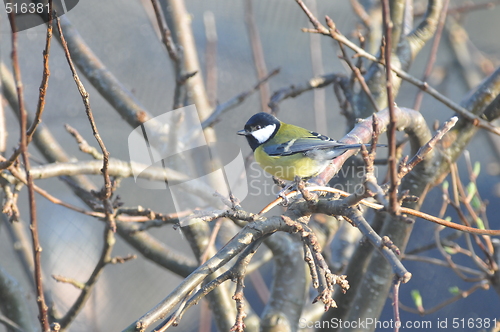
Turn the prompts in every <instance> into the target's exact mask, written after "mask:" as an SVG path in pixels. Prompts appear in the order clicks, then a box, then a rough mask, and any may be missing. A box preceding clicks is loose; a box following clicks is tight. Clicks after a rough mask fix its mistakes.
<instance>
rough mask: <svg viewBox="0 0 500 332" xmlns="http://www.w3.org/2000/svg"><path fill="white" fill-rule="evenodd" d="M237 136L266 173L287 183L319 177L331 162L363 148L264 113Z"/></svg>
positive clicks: (258, 114) (250, 120)
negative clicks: (249, 149) (350, 151)
mask: <svg viewBox="0 0 500 332" xmlns="http://www.w3.org/2000/svg"><path fill="white" fill-rule="evenodd" d="M237 134H238V135H243V136H245V137H246V139H247V141H248V144H249V145H250V147H251V148H252V150H253V152H254V156H255V160H256V161H257V162H258V163H259V165H260V166H261V167H262V168H263V169H264V170H265V171H266V172H268V173H269V174H271V175H273V176H275V177H277V178H280V179H282V180H288V181H291V180H294V179H295V176H299V177H300V178H302V179H307V178H310V177H313V176H315V175H318V174H319V173H321V172H322V171H323V170H324V169H325V168H326V166H328V164H329V163H330V162H331V160H332V159H334V158H336V157H338V156H340V155H341V154H343V153H344V152H346V151H347V150H350V149H359V148H360V147H361V144H343V143H340V142H337V141H335V140H333V139H331V138H329V137H327V136H325V135H321V134H318V133H316V132H313V131H309V130H307V129H304V128H301V127H298V126H294V125H291V124H287V123H284V122H281V121H280V120H278V119H277V118H276V117H274V116H273V115H271V114H269V113H264V112H262V113H257V114H255V115H253V116H252V117H251V118H250V119H249V120H248V121H247V123H246V124H245V128H244V129H243V130H240V131H238V133H237Z"/></svg>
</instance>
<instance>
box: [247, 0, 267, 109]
mask: <svg viewBox="0 0 500 332" xmlns="http://www.w3.org/2000/svg"><path fill="white" fill-rule="evenodd" d="M252 1H253V0H245V24H246V26H247V31H248V36H249V39H250V46H251V48H252V55H253V61H254V64H255V70H256V71H257V78H258V79H259V80H263V79H264V77H266V76H268V72H267V68H266V61H265V59H264V51H263V50H262V43H261V41H260V36H259V31H258V30H257V24H256V23H255V18H254V13H253V8H252ZM259 92H260V105H261V111H262V112H266V111H267V110H268V106H267V103H268V100H269V94H270V93H269V85H268V84H267V83H264V84H262V85H261V86H259Z"/></svg>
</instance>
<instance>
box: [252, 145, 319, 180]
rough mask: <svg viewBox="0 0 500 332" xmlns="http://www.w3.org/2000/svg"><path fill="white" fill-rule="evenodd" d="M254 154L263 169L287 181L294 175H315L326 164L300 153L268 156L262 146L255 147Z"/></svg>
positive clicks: (305, 176) (303, 176) (307, 176)
mask: <svg viewBox="0 0 500 332" xmlns="http://www.w3.org/2000/svg"><path fill="white" fill-rule="evenodd" d="M254 156H255V160H256V161H257V162H258V163H259V165H260V167H262V169H263V170H264V171H266V172H267V173H269V174H271V175H273V176H275V177H277V178H280V179H283V180H288V181H291V180H293V179H294V178H295V176H299V177H301V178H309V177H311V176H315V175H317V174H318V173H320V172H321V171H322V170H323V169H324V168H325V167H326V165H327V164H328V163H326V164H325V163H322V162H318V161H316V160H313V159H311V158H309V157H307V156H304V154H302V153H297V154H293V155H290V156H269V155H268V154H266V153H265V152H264V149H263V147H262V146H259V147H258V148H257V149H255V152H254Z"/></svg>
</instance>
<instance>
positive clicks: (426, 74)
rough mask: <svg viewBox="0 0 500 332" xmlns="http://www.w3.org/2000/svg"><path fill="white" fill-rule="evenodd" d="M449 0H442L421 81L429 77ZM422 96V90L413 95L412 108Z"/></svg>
mask: <svg viewBox="0 0 500 332" xmlns="http://www.w3.org/2000/svg"><path fill="white" fill-rule="evenodd" d="M449 3H450V0H444V2H443V7H442V8H441V14H440V16H439V22H438V26H437V29H436V33H435V34H434V40H433V42H432V48H431V53H430V54H429V59H428V60H427V66H426V67H425V71H424V75H422V81H424V82H425V81H427V79H428V78H429V76H430V74H431V71H432V67H434V62H435V61H436V55H437V51H438V48H439V42H440V41H441V36H442V35H443V28H444V23H445V22H446V13H447V11H448V4H449ZM423 98H424V91H423V90H419V91H418V93H417V96H416V97H415V103H414V104H413V109H414V110H416V111H418V110H419V109H420V105H422V99H423Z"/></svg>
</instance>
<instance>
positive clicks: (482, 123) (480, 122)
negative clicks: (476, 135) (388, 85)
mask: <svg viewBox="0 0 500 332" xmlns="http://www.w3.org/2000/svg"><path fill="white" fill-rule="evenodd" d="M296 1H297V3H299V5H300V6H301V7H302V9H303V10H304V12H305V13H306V15H307V16H308V17H309V20H310V21H311V23H313V25H314V26H315V29H312V30H311V29H306V28H304V29H302V31H305V32H311V33H320V34H323V35H326V36H330V37H332V38H333V39H335V40H337V41H339V42H341V43H343V44H344V45H346V46H347V47H349V48H350V49H352V50H353V51H355V52H356V53H357V54H358V56H362V57H364V58H367V59H368V60H370V61H373V62H377V63H379V64H381V65H384V66H385V62H384V61H382V60H380V59H377V57H376V56H374V55H372V54H370V53H368V52H367V51H365V50H364V49H362V48H360V47H359V46H358V45H356V44H355V43H353V42H352V41H350V40H349V39H348V38H346V37H345V36H344V35H342V34H341V33H340V32H339V31H338V30H337V29H330V30H328V29H327V28H325V27H324V26H323V25H322V24H321V23H320V22H319V21H318V20H317V18H316V17H314V16H313V15H312V14H311V12H310V11H309V9H307V7H306V6H305V5H304V4H303V2H302V1H301V0H296ZM327 20H330V21H331V19H330V18H329V17H327ZM391 70H392V71H393V72H395V73H396V74H397V75H398V76H399V77H400V78H401V79H403V80H405V81H407V82H409V83H411V84H413V85H415V86H416V87H418V88H419V89H422V90H423V91H425V92H427V93H428V94H429V95H431V96H432V97H434V98H435V99H437V100H439V101H440V102H442V103H443V104H444V105H446V106H448V107H449V108H450V109H452V110H453V111H455V112H457V113H458V114H460V115H461V116H463V117H464V118H466V119H467V120H469V121H471V122H472V124H473V125H474V126H477V127H480V128H483V129H486V130H488V131H490V132H492V133H495V134H497V135H500V128H497V127H495V126H493V125H492V124H490V123H489V122H488V121H486V120H484V119H481V118H480V117H479V116H477V115H475V114H473V113H471V112H469V111H468V110H467V109H465V108H464V107H462V106H460V105H458V104H457V103H455V102H454V101H452V100H451V99H449V98H447V97H445V96H444V95H442V94H440V93H439V92H438V91H437V90H436V89H434V88H432V87H431V86H430V85H429V84H428V83H427V82H423V81H421V80H419V79H417V78H415V77H414V76H412V75H410V74H408V73H407V72H405V71H404V70H402V69H400V68H398V67H392V68H391Z"/></svg>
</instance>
